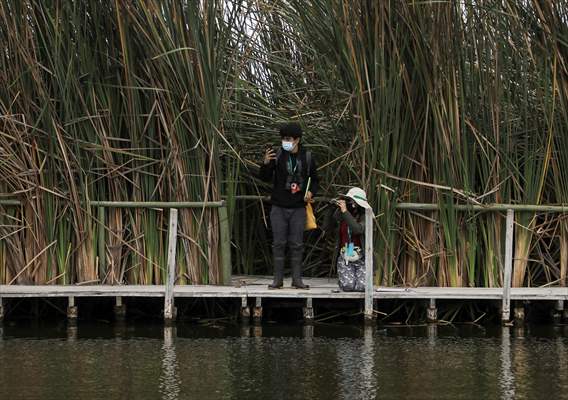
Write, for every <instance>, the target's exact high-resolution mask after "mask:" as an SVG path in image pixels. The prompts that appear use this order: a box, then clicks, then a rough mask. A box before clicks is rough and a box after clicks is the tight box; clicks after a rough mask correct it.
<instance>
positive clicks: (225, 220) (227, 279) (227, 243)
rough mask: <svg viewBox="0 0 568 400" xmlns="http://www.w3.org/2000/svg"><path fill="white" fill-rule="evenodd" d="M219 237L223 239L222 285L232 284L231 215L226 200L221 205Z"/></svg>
mask: <svg viewBox="0 0 568 400" xmlns="http://www.w3.org/2000/svg"><path fill="white" fill-rule="evenodd" d="M219 230H220V232H219V233H220V235H219V239H220V241H221V246H220V247H221V249H220V250H221V262H222V270H221V282H219V283H221V284H222V285H230V284H231V270H232V268H233V266H232V265H231V230H230V227H229V215H228V213H227V206H226V204H225V202H223V205H222V206H221V207H219Z"/></svg>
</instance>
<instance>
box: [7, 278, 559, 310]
mask: <svg viewBox="0 0 568 400" xmlns="http://www.w3.org/2000/svg"><path fill="white" fill-rule="evenodd" d="M304 280H305V282H306V283H307V284H309V285H310V289H308V290H302V289H293V288H291V287H290V280H289V279H287V280H285V285H284V288H283V289H278V290H270V289H268V284H269V283H270V282H271V277H267V276H234V277H232V280H231V285H227V286H217V285H174V286H173V287H172V289H171V291H172V299H170V301H169V302H168V301H167V299H166V297H167V286H166V285H151V286H150V285H112V286H111V285H66V286H62V285H38V286H31V285H0V300H1V299H2V298H4V299H10V298H54V297H60V298H68V299H69V308H68V317H69V318H72V319H73V318H76V317H77V308H76V305H75V298H79V297H113V298H116V299H117V300H116V301H117V302H116V307H117V308H116V310H119V311H118V312H123V313H125V311H124V304H123V299H124V298H128V297H138V298H152V297H154V298H156V297H157V298H164V299H166V301H165V306H164V311H166V307H167V306H168V304H170V305H171V307H172V309H171V310H170V311H171V314H170V315H169V316H167V315H165V317H166V320H173V319H175V307H174V304H175V299H179V298H210V299H221V298H234V299H237V300H239V299H240V300H241V315H242V316H243V317H245V318H246V317H250V316H251V315H253V317H254V318H255V319H257V320H258V319H261V318H262V304H263V300H265V299H300V300H303V301H305V306H304V317H305V319H306V320H311V319H313V318H314V312H313V300H315V299H338V300H347V301H349V300H360V301H362V300H365V293H364V292H343V291H340V290H339V287H338V285H337V280H336V279H327V278H305V279H304ZM507 295H508V296H509V297H510V301H525V300H528V301H555V302H556V305H555V309H556V310H557V311H558V312H559V313H560V314H563V313H564V301H565V300H568V288H566V287H540V288H511V289H510V292H509V293H506V290H504V289H502V288H470V287H465V288H447V287H416V288H403V287H380V286H375V287H374V290H373V302H374V303H375V304H376V302H380V301H381V300H387V299H398V300H415V301H426V303H427V304H428V309H427V311H428V319H429V320H430V321H435V320H437V308H436V301H437V300H454V301H483V300H493V301H502V300H503V299H504V298H505V296H507ZM249 300H250V301H249ZM0 304H1V302H0ZM249 304H254V306H253V307H252V313H251V308H250V307H249ZM120 310H123V311H120ZM1 315H2V309H1V307H0V316H1Z"/></svg>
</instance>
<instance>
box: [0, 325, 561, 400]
mask: <svg viewBox="0 0 568 400" xmlns="http://www.w3.org/2000/svg"><path fill="white" fill-rule="evenodd" d="M0 333H1V336H0V399H2V400H3V399H11V400H18V399H26V400H28V399H42V400H49V399H54V400H55V399H57V400H59V399H105V400H110V399H372V398H377V399H568V327H556V328H552V327H549V328H538V327H534V328H533V327H531V328H527V329H516V328H501V327H493V328H483V327H477V326H469V327H468V326H466V327H461V328H456V327H453V326H439V327H437V328H436V327H432V328H427V327H415V328H403V327H388V328H376V327H364V326H341V325H338V326H333V325H332V326H330V325H316V326H301V325H264V326H250V327H242V326H206V327H202V326H200V327H197V326H191V325H179V326H178V327H177V328H164V327H162V326H160V325H138V326H131V325H126V326H123V325H112V324H94V325H93V324H89V325H82V324H81V325H79V326H78V327H66V326H65V324H60V325H56V326H45V325H44V326H33V325H26V326H22V325H21V324H18V325H13V326H6V325H5V326H4V327H2V328H0Z"/></svg>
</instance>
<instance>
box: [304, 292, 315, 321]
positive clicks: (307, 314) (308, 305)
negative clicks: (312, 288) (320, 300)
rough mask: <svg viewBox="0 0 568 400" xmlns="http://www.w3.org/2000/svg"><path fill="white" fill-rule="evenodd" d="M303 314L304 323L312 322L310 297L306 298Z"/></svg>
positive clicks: (312, 307)
mask: <svg viewBox="0 0 568 400" xmlns="http://www.w3.org/2000/svg"><path fill="white" fill-rule="evenodd" d="M303 314H304V322H305V323H306V324H310V323H312V322H314V305H313V300H312V298H311V297H308V298H306V306H305V307H304V310H303Z"/></svg>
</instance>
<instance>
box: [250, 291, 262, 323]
mask: <svg viewBox="0 0 568 400" xmlns="http://www.w3.org/2000/svg"><path fill="white" fill-rule="evenodd" d="M252 318H253V320H254V322H256V323H260V322H261V321H262V297H257V298H256V302H255V306H254V309H253V312H252Z"/></svg>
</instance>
